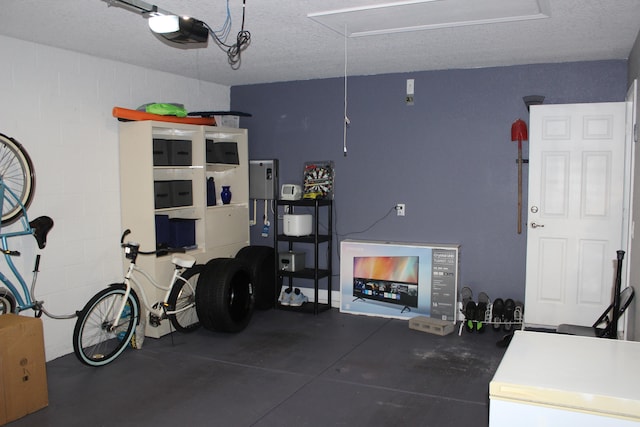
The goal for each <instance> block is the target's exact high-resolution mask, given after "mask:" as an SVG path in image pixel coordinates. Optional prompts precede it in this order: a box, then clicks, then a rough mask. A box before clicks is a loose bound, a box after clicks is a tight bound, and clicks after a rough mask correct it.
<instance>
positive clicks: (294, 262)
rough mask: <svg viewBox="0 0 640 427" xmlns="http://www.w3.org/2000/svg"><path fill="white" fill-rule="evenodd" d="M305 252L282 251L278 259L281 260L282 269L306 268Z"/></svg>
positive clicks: (295, 269)
mask: <svg viewBox="0 0 640 427" xmlns="http://www.w3.org/2000/svg"><path fill="white" fill-rule="evenodd" d="M304 258H305V253H304V252H293V251H289V252H280V254H278V259H279V260H280V270H282V271H300V270H304V263H305V261H304Z"/></svg>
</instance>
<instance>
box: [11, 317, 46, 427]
mask: <svg viewBox="0 0 640 427" xmlns="http://www.w3.org/2000/svg"><path fill="white" fill-rule="evenodd" d="M48 404H49V394H48V391H47V371H46V365H45V353H44V336H43V332H42V320H41V319H39V318H34V317H26V316H18V315H16V314H4V315H2V316H0V425H3V424H6V423H8V422H11V421H13V420H17V419H18V418H21V417H23V416H25V415H27V414H30V413H32V412H35V411H37V410H39V409H42V408H44V407H45V406H47V405H48Z"/></svg>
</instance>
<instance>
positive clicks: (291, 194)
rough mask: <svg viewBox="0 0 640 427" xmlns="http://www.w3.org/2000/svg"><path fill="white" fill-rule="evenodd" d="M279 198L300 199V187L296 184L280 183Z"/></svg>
mask: <svg viewBox="0 0 640 427" xmlns="http://www.w3.org/2000/svg"><path fill="white" fill-rule="evenodd" d="M280 198H281V199H282V200H300V199H301V198H302V187H301V186H299V185H296V184H282V188H281V189H280Z"/></svg>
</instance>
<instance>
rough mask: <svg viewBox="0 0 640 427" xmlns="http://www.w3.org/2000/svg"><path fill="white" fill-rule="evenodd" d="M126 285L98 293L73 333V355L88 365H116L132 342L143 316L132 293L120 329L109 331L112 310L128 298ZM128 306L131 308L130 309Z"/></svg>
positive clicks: (118, 327)
mask: <svg viewBox="0 0 640 427" xmlns="http://www.w3.org/2000/svg"><path fill="white" fill-rule="evenodd" d="M125 291H126V288H125V286H124V284H121V283H120V284H113V285H111V286H110V287H108V288H107V289H103V290H101V291H100V292H98V293H97V294H96V295H95V296H94V297H93V298H91V299H90V300H89V302H88V303H87V305H85V306H84V308H83V309H82V311H81V312H80V314H79V315H78V320H77V321H76V326H75V328H74V330H73V352H74V353H75V355H76V357H77V358H78V359H79V360H80V361H81V362H82V363H84V364H85V365H89V366H104V365H106V364H108V363H111V362H113V361H114V360H115V359H116V358H117V357H118V356H119V355H120V354H121V353H122V352H123V351H124V349H125V348H126V347H127V345H128V344H129V343H130V342H131V337H132V336H133V334H134V332H135V330H136V324H137V323H138V319H139V317H140V303H139V301H138V297H137V296H136V294H135V293H134V292H133V290H132V291H131V293H130V294H129V297H128V298H127V303H126V305H125V311H124V312H123V314H122V315H121V316H120V322H119V324H118V326H117V327H116V328H115V329H113V328H110V326H111V324H112V319H110V318H109V313H110V312H111V307H113V306H114V305H115V308H114V310H117V309H118V306H117V304H116V303H118V304H119V302H120V301H121V299H122V298H123V297H124V295H125ZM127 307H128V308H127Z"/></svg>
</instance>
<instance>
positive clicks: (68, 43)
mask: <svg viewBox="0 0 640 427" xmlns="http://www.w3.org/2000/svg"><path fill="white" fill-rule="evenodd" d="M465 1H467V2H470V4H471V3H474V4H477V3H478V2H482V1H485V0H456V1H455V2H454V1H453V0H441V1H439V2H438V3H439V5H441V6H446V5H447V3H448V2H451V3H450V4H451V7H452V8H453V7H458V8H459V7H461V6H460V4H464V2H465ZM509 1H519V0H509ZM541 1H542V2H543V3H546V4H548V9H549V11H550V15H551V16H550V18H546V19H537V20H523V21H517V22H506V23H496V24H479V25H469V26H457V27H450V28H437V29H429V30H424V31H416V32H402V33H395V34H386V35H375V36H368V37H358V38H349V39H346V41H345V39H344V37H343V36H341V35H340V34H338V33H337V32H335V31H332V30H330V29H328V28H327V27H326V26H323V25H321V24H319V23H317V22H315V21H314V20H311V19H309V18H308V17H307V15H308V14H310V13H318V12H324V11H329V10H335V9H342V8H346V7H360V6H364V5H375V4H382V3H390V2H391V1H390V0H323V1H314V0H260V1H256V0H247V1H246V25H245V29H247V30H249V31H250V32H251V44H250V45H249V47H248V48H247V49H246V50H245V51H244V53H243V54H242V62H241V64H240V68H239V69H237V70H233V69H232V68H231V67H230V66H229V64H228V63H227V57H226V54H225V53H224V52H223V51H222V50H221V49H220V48H218V47H217V46H216V45H215V43H213V41H211V40H210V41H209V45H208V47H207V48H206V49H178V48H175V47H171V46H168V45H167V44H165V43H163V42H162V41H161V40H160V39H159V38H158V37H156V36H155V35H153V34H152V33H151V32H150V31H149V29H148V26H147V23H146V20H145V19H144V18H142V17H141V16H140V15H138V14H136V13H133V12H130V11H128V10H125V9H122V8H120V7H110V6H109V5H108V4H107V3H105V2H104V1H101V0H49V1H43V0H2V1H1V4H0V35H5V36H9V37H14V38H17V39H22V40H28V41H33V42H36V43H41V44H46V45H51V46H55V47H60V48H63V49H69V50H73V51H77V52H83V53H87V54H89V55H94V56H98V57H103V58H108V59H112V60H117V61H122V62H126V63H130V64H135V65H139V66H143V67H147V68H151V69H157V70H162V71H166V72H170V73H174V74H179V75H183V76H187V77H193V78H197V79H201V80H206V81H210V82H215V83H219V84H223V85H227V86H234V85H244V84H253V83H267V82H277V81H292V80H307V79H315V78H326V77H337V76H342V75H344V72H345V45H346V50H347V74H348V75H370V74H381V73H393V72H411V71H422V70H441V69H452V68H478V67H492V66H506V65H518V64H533V63H547V62H571V61H589V60H605V59H627V58H628V56H629V53H630V51H631V48H632V47H633V43H634V41H635V39H636V37H637V35H638V30H639V29H640V1H639V0H615V1H614V0H541ZM147 2H148V3H152V4H157V5H158V7H160V8H161V9H165V10H168V11H171V12H174V13H177V14H185V15H190V16H193V17H196V18H198V19H200V20H202V21H205V22H206V23H207V24H209V26H211V27H212V28H213V29H217V28H219V27H221V26H222V24H223V22H224V18H225V14H226V3H225V1H224V0H215V1H212V0H151V1H147ZM229 8H230V11H231V15H232V19H233V27H232V35H233V37H235V34H236V33H237V32H238V31H239V29H240V23H241V13H242V1H241V0H230V2H229Z"/></svg>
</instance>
